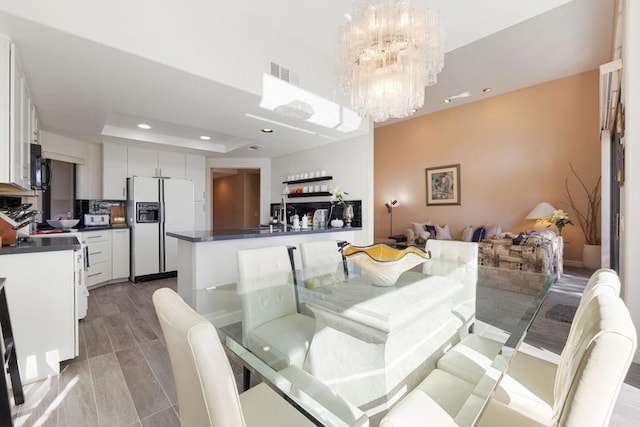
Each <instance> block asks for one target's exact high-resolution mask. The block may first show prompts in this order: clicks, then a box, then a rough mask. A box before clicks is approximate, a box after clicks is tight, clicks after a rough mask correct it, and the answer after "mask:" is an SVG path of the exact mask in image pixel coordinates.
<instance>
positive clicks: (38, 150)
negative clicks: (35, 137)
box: [31, 144, 42, 190]
mask: <svg viewBox="0 0 640 427" xmlns="http://www.w3.org/2000/svg"><path fill="white" fill-rule="evenodd" d="M31 188H32V189H34V190H41V189H42V147H41V146H40V145H38V144H31Z"/></svg>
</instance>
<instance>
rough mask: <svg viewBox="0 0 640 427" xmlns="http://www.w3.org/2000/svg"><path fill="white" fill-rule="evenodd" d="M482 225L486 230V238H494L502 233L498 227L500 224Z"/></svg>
mask: <svg viewBox="0 0 640 427" xmlns="http://www.w3.org/2000/svg"><path fill="white" fill-rule="evenodd" d="M483 227H484V229H485V232H486V235H485V238H486V239H494V238H496V237H497V236H498V235H499V234H500V233H502V227H500V224H485V225H483Z"/></svg>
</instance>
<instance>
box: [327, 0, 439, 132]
mask: <svg viewBox="0 0 640 427" xmlns="http://www.w3.org/2000/svg"><path fill="white" fill-rule="evenodd" d="M443 67H444V31H443V26H442V24H441V23H440V20H439V15H438V12H437V11H434V10H431V9H428V8H427V6H426V2H425V0H404V1H397V0H395V1H394V0H356V1H355V3H354V5H353V15H352V19H351V22H348V23H346V24H345V25H344V26H343V27H342V28H341V30H340V35H339V39H338V49H337V73H338V76H337V78H338V84H339V85H340V87H341V89H342V90H343V91H344V92H345V93H347V94H351V105H352V106H353V108H354V109H356V110H357V111H358V112H359V113H361V114H369V115H370V116H371V117H372V118H373V120H374V121H376V122H382V121H385V120H387V119H388V118H391V117H395V118H402V117H407V116H410V115H411V114H413V113H414V112H415V111H416V110H418V109H419V108H421V107H422V106H423V105H424V91H425V87H426V86H431V85H434V84H436V82H437V75H438V73H439V72H440V71H442V68H443Z"/></svg>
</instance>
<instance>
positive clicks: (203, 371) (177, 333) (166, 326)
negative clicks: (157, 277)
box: [153, 288, 245, 427]
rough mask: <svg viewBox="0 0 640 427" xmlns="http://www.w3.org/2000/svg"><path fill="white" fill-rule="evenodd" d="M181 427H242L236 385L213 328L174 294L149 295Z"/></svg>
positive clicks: (158, 291)
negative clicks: (168, 361)
mask: <svg viewBox="0 0 640 427" xmlns="http://www.w3.org/2000/svg"><path fill="white" fill-rule="evenodd" d="M153 305H154V306H155V309H156V313H157V314H158V320H159V321H160V326H161V327H162V333H163V335H164V338H165V342H166V344H167V350H168V351H169V357H170V359H171V368H172V370H173V378H174V380H175V383H176V390H177V393H178V404H179V406H180V422H181V425H183V426H190V427H191V426H194V427H195V426H225V427H227V426H229V427H236V426H244V425H245V421H244V418H243V415H242V409H241V406H240V400H239V396H238V391H237V388H236V382H235V379H234V377H233V372H232V370H231V366H230V365H229V360H228V359H227V356H226V355H225V353H224V350H223V349H222V344H221V343H220V339H219V338H218V334H217V332H216V330H215V328H214V327H213V325H212V324H211V323H210V322H209V321H208V320H207V319H205V318H204V317H202V316H200V315H199V314H197V313H196V312H195V311H193V310H192V309H191V307H189V306H188V305H187V304H186V303H185V302H184V301H183V300H182V298H180V296H178V294H176V293H175V292H174V291H172V290H171V289H168V288H162V289H158V290H157V291H155V292H154V294H153Z"/></svg>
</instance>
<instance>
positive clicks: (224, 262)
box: [167, 227, 362, 327]
mask: <svg viewBox="0 0 640 427" xmlns="http://www.w3.org/2000/svg"><path fill="white" fill-rule="evenodd" d="M360 230H362V229H361V228H360V227H351V228H323V229H312V228H309V229H306V230H297V231H286V232H285V231H270V230H268V229H248V230H246V229H245V230H224V231H213V230H196V231H185V232H167V236H169V237H174V238H176V239H178V294H179V295H180V296H181V297H182V298H183V299H184V300H185V301H187V302H188V303H190V304H192V305H197V304H200V303H202V304H208V305H209V306H210V307H209V310H207V311H204V310H202V311H200V312H207V313H210V315H209V316H210V317H209V320H210V321H211V322H213V323H214V324H215V325H216V326H217V327H222V326H226V325H228V324H231V323H235V322H239V321H240V300H239V299H238V298H237V297H236V295H235V291H231V292H230V295H229V298H228V299H226V298H225V301H202V302H199V301H194V296H193V295H194V294H195V292H194V291H196V290H198V289H206V288H210V287H213V286H220V285H227V284H230V283H235V282H237V280H238V263H237V258H236V253H237V252H238V251H239V250H242V249H254V248H264V247H268V246H279V245H285V246H294V247H295V248H296V249H299V245H300V243H302V242H312V241H318V240H336V241H338V240H342V241H347V242H353V239H354V232H356V231H360ZM293 256H294V263H295V266H296V268H302V263H301V259H300V251H299V250H294V251H293ZM230 289H232V288H230ZM211 304H213V306H211Z"/></svg>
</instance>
